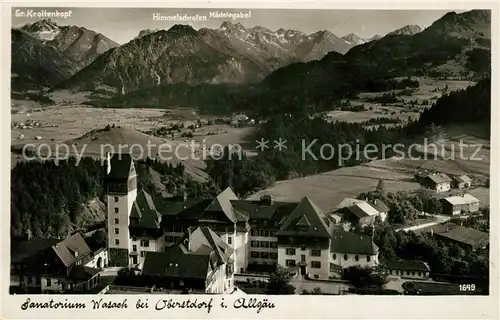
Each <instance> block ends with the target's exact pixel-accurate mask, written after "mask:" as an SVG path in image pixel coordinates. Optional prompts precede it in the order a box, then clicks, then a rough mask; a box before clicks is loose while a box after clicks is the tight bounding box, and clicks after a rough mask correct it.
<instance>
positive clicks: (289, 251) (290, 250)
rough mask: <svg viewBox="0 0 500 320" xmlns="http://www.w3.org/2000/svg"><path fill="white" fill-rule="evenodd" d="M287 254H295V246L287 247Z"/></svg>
mask: <svg viewBox="0 0 500 320" xmlns="http://www.w3.org/2000/svg"><path fill="white" fill-rule="evenodd" d="M286 254H287V255H289V256H294V255H295V249H294V248H287V249H286Z"/></svg>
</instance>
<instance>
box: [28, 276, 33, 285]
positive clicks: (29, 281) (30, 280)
mask: <svg viewBox="0 0 500 320" xmlns="http://www.w3.org/2000/svg"><path fill="white" fill-rule="evenodd" d="M27 278H28V284H31V283H32V281H33V280H32V279H31V276H27Z"/></svg>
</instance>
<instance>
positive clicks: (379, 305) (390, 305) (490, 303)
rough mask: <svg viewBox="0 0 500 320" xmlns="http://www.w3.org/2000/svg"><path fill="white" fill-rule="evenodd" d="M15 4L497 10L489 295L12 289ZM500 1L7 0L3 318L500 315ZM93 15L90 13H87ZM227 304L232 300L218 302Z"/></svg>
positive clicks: (4, 24) (4, 26)
mask: <svg viewBox="0 0 500 320" xmlns="http://www.w3.org/2000/svg"><path fill="white" fill-rule="evenodd" d="M12 7H170V8H276V9H278V8H314V9H327V8H329V9H417V8H418V9H450V10H453V9H455V10H457V9H467V10H468V9H473V8H482V9H491V10H492V88H493V90H492V92H491V93H492V111H491V122H492V125H491V130H492V138H491V160H490V163H491V169H490V170H491V179H492V180H493V183H492V184H491V187H490V195H491V196H490V207H491V212H492V216H491V230H490V295H489V296H484V297H483V296H426V297H418V296H303V295H300V296H299V295H296V296H253V295H252V296H246V299H247V300H248V299H249V298H256V299H259V300H261V301H263V300H264V299H267V301H268V302H269V303H273V304H274V305H275V308H272V309H262V310H261V311H260V313H257V312H256V309H254V308H249V309H245V308H238V309H237V308H234V307H232V305H233V302H234V301H235V300H237V299H238V298H239V297H238V296H208V295H198V296H194V295H190V296H189V298H190V299H196V298H197V299H198V300H200V301H201V300H203V301H207V300H209V299H213V308H212V310H211V312H210V313H207V311H206V310H205V309H170V310H166V309H164V310H161V311H157V310H155V308H154V305H155V304H156V302H157V301H158V300H161V299H170V298H172V299H175V300H177V301H182V300H185V299H186V298H188V296H185V295H178V296H172V295H170V296H163V295H161V296H160V295H144V296H141V295H128V296H119V295H116V296H115V295H113V296H105V295H103V296H97V295H93V296H89V295H57V296H56V295H53V296H50V295H25V296H24V295H9V292H8V284H9V279H10V275H9V272H10V266H9V265H10V254H9V247H10V231H9V225H10V215H9V212H10V155H9V154H7V150H9V149H8V148H9V147H10V141H11V140H10V135H11V132H10V111H9V110H10V26H11V8H12ZM498 15H499V5H498V2H481V3H480V2H475V1H464V0H457V1H454V2H437V1H430V0H428V1H421V2H420V3H416V2H407V1H404V2H403V1H390V2H388V1H386V2H383V3H379V2H376V1H349V2H343V3H334V2H326V1H324V2H323V1H322V2H320V1H318V2H311V1H309V2H299V1H290V0H289V1H279V2H278V1H273V2H267V1H246V2H234V3H230V2H219V1H213V0H212V1H205V2H202V1H196V2H195V1H182V2H181V1H175V2H174V1H172V2H168V3H165V2H148V3H146V2H144V3H143V2H138V1H131V0H124V1H118V0H108V1H104V0H88V1H85V2H80V3H76V2H75V3H71V2H66V1H50V2H46V1H41V0H40V1H26V2H23V1H12V0H11V1H5V2H4V4H3V6H2V51H1V57H2V71H3V72H2V75H3V77H2V80H3V81H2V84H3V85H2V95H1V96H2V102H3V103H2V105H3V107H2V110H1V112H2V117H1V118H2V120H1V121H2V126H1V130H2V132H1V135H0V136H1V141H2V150H4V151H5V154H4V156H3V157H1V160H0V161H1V164H0V167H1V172H2V179H1V180H2V193H1V195H2V209H3V210H2V212H3V214H2V215H1V226H2V232H1V237H2V238H1V239H2V240H1V246H0V250H1V255H0V257H1V262H2V273H1V275H0V276H1V281H0V282H1V284H2V285H1V287H0V292H1V300H0V305H1V314H0V316H1V317H2V318H5V319H28V318H37V319H71V318H76V319H119V318H122V319H129V318H140V319H142V318H144V319H146V318H151V319H153V318H174V319H177V318H179V319H181V318H189V319H198V318H200V319H201V318H220V319H226V318H242V319H243V318H245V319H247V318H274V319H285V318H287V319H288V318H290V319H311V318H332V319H333V318H342V319H366V318H368V319H372V318H375V319H442V318H454V319H496V318H498V314H499V313H498V311H499V309H498V301H499V299H498V297H499V296H498V283H499V276H498V275H499V268H498V263H499V260H498V249H499V247H498V234H499V222H500V220H499V216H498V214H496V212H498V211H499V209H500V202H499V201H500V197H498V196H497V195H499V194H500V185H499V183H498V182H500V157H499V150H500V139H499V138H500V137H499V134H500V130H499V129H498V127H496V126H495V124H496V120H497V119H500V117H499V115H500V113H499V110H498V107H499V104H498V102H499V99H498V88H499V87H500V86H499V84H500V83H499V81H498V70H499V59H498V57H499V55H498V52H499V51H498V50H499V47H498V40H499V16H498ZM89 19H91V17H89ZM27 298H30V299H31V300H32V301H39V302H42V301H44V302H49V300H50V299H54V300H57V301H61V302H65V299H67V300H68V301H73V302H81V303H85V304H87V308H86V309H84V310H82V309H28V310H25V311H23V310H22V309H21V306H22V304H23V303H24V302H25V301H26V299H27ZM100 298H103V299H104V300H106V301H107V300H111V301H114V302H120V301H122V300H123V299H127V302H128V306H129V307H128V308H127V309H98V310H94V309H92V303H91V300H92V299H100ZM137 299H141V300H143V301H144V300H145V299H147V300H148V303H149V305H150V308H148V309H143V310H136V308H135V303H136V301H137ZM222 299H224V304H226V305H227V306H228V307H227V308H223V307H220V303H221V301H222Z"/></svg>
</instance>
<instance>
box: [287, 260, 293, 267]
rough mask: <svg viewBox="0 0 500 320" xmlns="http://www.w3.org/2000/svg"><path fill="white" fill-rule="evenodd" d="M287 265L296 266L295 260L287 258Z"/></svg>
mask: <svg viewBox="0 0 500 320" xmlns="http://www.w3.org/2000/svg"><path fill="white" fill-rule="evenodd" d="M285 264H286V266H287V267H295V260H285Z"/></svg>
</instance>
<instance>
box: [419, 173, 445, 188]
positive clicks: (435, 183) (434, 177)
mask: <svg viewBox="0 0 500 320" xmlns="http://www.w3.org/2000/svg"><path fill="white" fill-rule="evenodd" d="M451 181H452V180H451V178H450V177H448V176H447V175H446V174H444V173H433V174H429V175H426V176H423V177H422V178H421V179H420V184H421V185H422V186H424V187H426V188H429V189H432V190H434V191H436V192H445V191H450V189H451Z"/></svg>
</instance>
